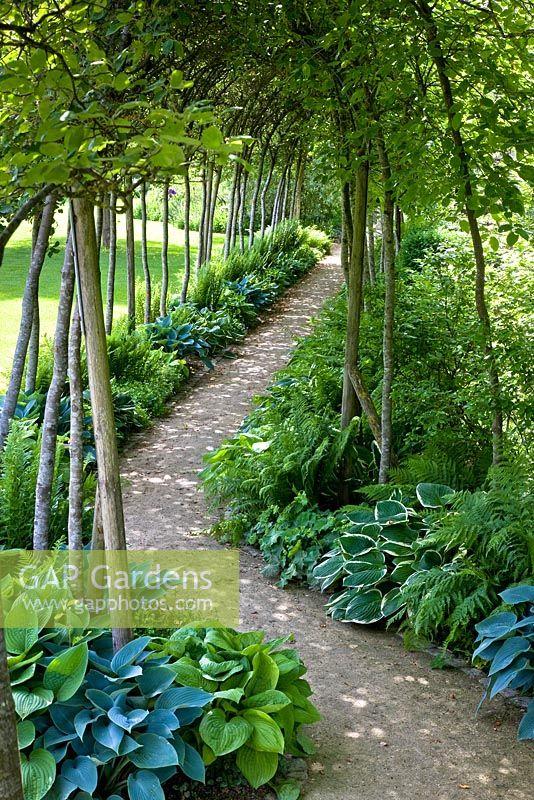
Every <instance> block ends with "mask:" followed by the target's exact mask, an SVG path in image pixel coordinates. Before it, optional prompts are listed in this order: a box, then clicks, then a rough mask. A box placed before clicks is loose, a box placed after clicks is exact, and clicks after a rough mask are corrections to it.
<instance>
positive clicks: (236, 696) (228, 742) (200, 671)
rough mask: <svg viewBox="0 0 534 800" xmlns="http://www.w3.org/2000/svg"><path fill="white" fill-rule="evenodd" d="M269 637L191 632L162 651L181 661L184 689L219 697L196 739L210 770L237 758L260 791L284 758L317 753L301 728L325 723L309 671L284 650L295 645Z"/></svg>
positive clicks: (176, 665)
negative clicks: (225, 759)
mask: <svg viewBox="0 0 534 800" xmlns="http://www.w3.org/2000/svg"><path fill="white" fill-rule="evenodd" d="M264 636H265V634H264V633H263V631H250V632H247V633H237V632H236V631H233V630H229V629H215V628H210V629H197V630H195V629H187V628H184V629H181V630H179V631H177V632H176V633H175V634H173V635H172V636H171V637H170V639H168V640H167V639H165V640H161V643H160V645H159V647H160V652H161V653H162V654H165V655H170V654H172V655H173V656H175V657H176V656H178V658H177V660H176V661H175V662H173V663H172V664H170V665H169V668H170V669H172V670H173V671H174V673H175V676H176V682H177V683H179V684H182V685H184V686H191V687H194V688H197V689H200V690H204V691H208V692H211V693H212V695H213V701H212V704H211V707H210V710H209V711H208V713H207V714H206V715H205V716H203V718H202V720H201V722H200V725H199V728H198V731H197V733H196V736H197V741H198V747H199V749H200V750H201V752H202V756H203V758H204V762H205V763H206V764H210V763H212V762H213V761H214V760H215V759H216V758H217V757H220V756H226V755H228V754H234V755H235V761H236V765H237V767H238V769H239V770H240V771H241V773H242V774H243V775H244V776H245V778H246V779H247V780H248V782H249V783H250V784H251V785H252V786H254V787H256V788H257V787H259V786H261V785H263V784H264V783H267V782H269V781H270V780H271V779H272V778H273V777H274V775H275V774H276V772H277V770H278V765H279V758H280V756H281V755H282V754H284V753H286V754H291V755H294V756H305V755H307V754H310V753H312V752H313V745H312V743H311V741H310V739H309V738H308V737H307V736H306V734H305V733H304V732H303V730H302V726H303V725H305V724H311V723H313V722H316V721H317V720H318V719H319V714H318V712H317V710H316V708H315V706H314V705H313V704H312V703H311V701H310V700H309V697H310V695H311V689H310V686H309V684H308V683H307V681H305V680H304V678H303V676H304V675H305V673H306V667H305V666H304V665H303V664H302V661H301V660H300V658H299V656H298V653H297V652H296V651H295V650H293V649H291V648H285V647H284V645H285V644H286V642H287V641H288V638H289V637H285V638H281V639H275V640H274V641H268V642H265V641H264ZM154 646H155V647H156V646H158V645H157V640H155V643H154Z"/></svg>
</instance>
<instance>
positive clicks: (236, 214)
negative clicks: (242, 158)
mask: <svg viewBox="0 0 534 800" xmlns="http://www.w3.org/2000/svg"><path fill="white" fill-rule="evenodd" d="M236 174H237V179H236V187H235V200H234V207H233V209H232V226H231V230H230V250H231V249H232V248H233V247H235V243H236V239H237V221H238V218H239V209H240V207H241V176H242V174H243V167H242V165H241V164H238V165H237V169H236Z"/></svg>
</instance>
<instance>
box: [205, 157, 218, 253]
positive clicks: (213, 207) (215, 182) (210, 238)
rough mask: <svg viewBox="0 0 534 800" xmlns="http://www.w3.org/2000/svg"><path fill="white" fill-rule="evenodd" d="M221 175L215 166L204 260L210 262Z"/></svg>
mask: <svg viewBox="0 0 534 800" xmlns="http://www.w3.org/2000/svg"><path fill="white" fill-rule="evenodd" d="M221 173H222V167H221V166H217V167H216V168H215V173H214V176H213V188H212V191H211V204H210V213H209V227H208V240H207V250H206V260H207V261H210V259H211V253H212V250H213V229H214V225H215V212H216V210H217V197H218V194H219V187H220V185H221Z"/></svg>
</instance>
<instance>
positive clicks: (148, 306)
mask: <svg viewBox="0 0 534 800" xmlns="http://www.w3.org/2000/svg"><path fill="white" fill-rule="evenodd" d="M146 223H147V218H146V183H144V182H143V185H142V186H141V260H142V264H143V277H144V280H145V305H144V313H143V322H144V323H145V325H147V324H148V323H149V322H150V321H151V319H152V281H151V279H150V266H149V263H148V242H147V230H146Z"/></svg>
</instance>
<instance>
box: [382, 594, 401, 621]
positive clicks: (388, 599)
mask: <svg viewBox="0 0 534 800" xmlns="http://www.w3.org/2000/svg"><path fill="white" fill-rule="evenodd" d="M403 605H404V598H403V596H402V592H401V590H400V589H397V588H395V589H391V590H390V591H389V592H388V593H387V594H385V595H384V597H383V598H382V614H383V615H384V616H385V617H390V616H391V615H392V614H396V613H397V611H399V609H401V608H402V607H403Z"/></svg>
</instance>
